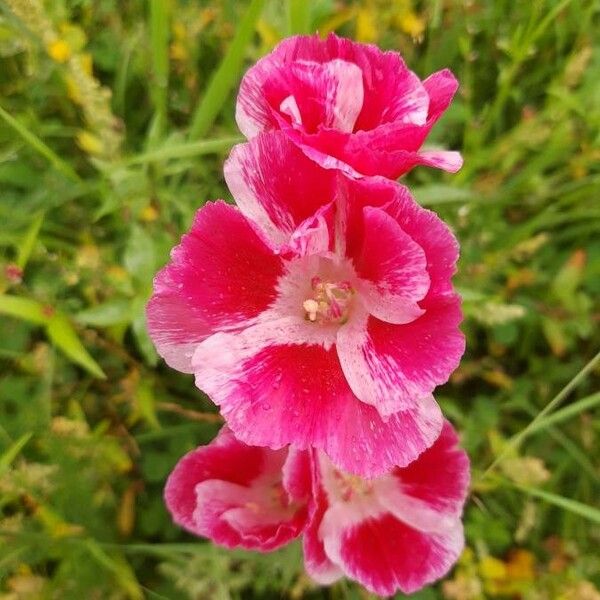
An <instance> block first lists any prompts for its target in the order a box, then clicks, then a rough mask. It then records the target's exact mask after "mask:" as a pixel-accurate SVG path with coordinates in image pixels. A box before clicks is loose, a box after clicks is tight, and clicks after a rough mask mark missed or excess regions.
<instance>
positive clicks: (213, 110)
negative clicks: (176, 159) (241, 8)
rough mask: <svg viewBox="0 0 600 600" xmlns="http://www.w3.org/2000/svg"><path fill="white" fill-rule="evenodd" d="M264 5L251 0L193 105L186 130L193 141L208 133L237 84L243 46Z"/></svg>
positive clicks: (250, 36)
mask: <svg viewBox="0 0 600 600" xmlns="http://www.w3.org/2000/svg"><path fill="white" fill-rule="evenodd" d="M264 5H265V0H252V1H251V2H250V6H248V10H247V11H246V14H245V15H244V18H243V19H242V21H241V23H240V25H239V27H238V28H237V31H236V32H235V36H234V38H233V40H232V42H231V45H230V46H229V49H228V50H227V53H226V54H225V56H224V57H223V60H222V61H221V64H220V65H219V68H218V69H217V70H216V71H215V73H214V75H213V76H212V79H211V80H210V83H209V84H208V87H207V89H206V91H205V92H204V96H203V98H202V100H201V101H200V103H199V105H198V107H197V108H196V112H195V114H194V118H193V119H192V125H191V127H190V132H189V137H190V138H191V139H193V140H196V139H198V138H202V137H204V136H205V135H206V134H207V132H208V130H209V129H210V127H211V125H212V124H213V123H214V120H215V118H216V117H217V115H218V114H219V111H220V110H221V108H222V107H223V103H224V102H225V100H226V99H227V96H228V94H229V92H230V91H231V89H232V88H233V86H234V85H235V84H236V82H237V80H238V77H239V73H240V70H241V68H242V63H243V61H244V54H245V52H246V47H247V46H248V44H249V43H250V40H251V39H252V35H253V34H254V30H255V29H256V22H257V21H258V18H259V17H260V14H261V13H262V10H263V8H264Z"/></svg>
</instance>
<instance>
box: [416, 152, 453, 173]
mask: <svg viewBox="0 0 600 600" xmlns="http://www.w3.org/2000/svg"><path fill="white" fill-rule="evenodd" d="M418 164H420V165H425V166H426V167H435V168H436V169H442V170H444V171H448V173H456V172H457V171H460V169H461V167H462V166H463V158H462V156H461V155H460V152H454V151H450V150H424V151H422V152H419V163H418Z"/></svg>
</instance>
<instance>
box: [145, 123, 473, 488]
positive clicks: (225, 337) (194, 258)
mask: <svg viewBox="0 0 600 600" xmlns="http://www.w3.org/2000/svg"><path fill="white" fill-rule="evenodd" d="M225 175H226V179H227V182H228V184H229V187H230V189H231V191H232V193H233V195H234V197H235V199H236V201H237V203H238V206H239V209H240V210H237V209H236V208H233V207H231V206H228V205H226V204H224V203H216V204H208V205H206V206H205V207H204V208H202V209H201V210H200V211H198V213H197V216H196V220H195V222H194V224H193V226H192V229H191V231H190V233H189V234H188V235H186V236H184V238H183V239H182V242H181V245H180V246H179V247H177V248H176V249H175V250H174V251H173V253H172V260H171V263H170V264H169V265H168V266H167V267H165V268H164V269H163V271H161V272H160V273H159V275H158V276H157V278H156V280H155V283H154V296H153V297H152V299H151V300H150V303H149V306H148V324H149V330H150V334H151V336H152V338H153V340H154V343H155V345H156V347H157V349H158V351H159V353H160V354H161V355H162V356H163V357H164V358H165V359H166V361H167V362H168V363H169V364H170V365H171V366H174V367H175V368H178V369H180V370H182V371H184V372H192V373H194V374H195V376H196V383H197V385H198V387H200V388H201V389H203V390H204V391H205V392H206V393H207V394H208V395H209V396H210V397H211V398H212V400H213V401H214V402H215V403H216V404H217V405H219V406H220V408H221V413H222V414H223V416H224V417H225V419H226V421H227V423H228V425H229V427H231V429H232V430H233V432H234V433H235V435H236V436H237V437H238V438H239V439H240V440H241V441H243V442H245V443H247V444H251V445H257V446H268V447H270V448H273V449H277V448H281V447H283V446H285V445H287V444H292V445H294V446H295V447H297V448H298V449H307V448H310V447H315V448H318V449H321V450H323V451H324V452H325V453H326V454H327V455H328V456H329V458H330V459H331V460H332V462H333V463H334V464H335V465H336V467H338V468H341V469H343V470H345V471H347V472H352V473H355V474H358V475H361V476H365V477H371V476H376V475H379V474H381V473H384V472H385V471H387V470H388V469H389V468H391V467H392V466H394V465H399V466H404V465H407V464H408V463H409V462H411V461H412V460H414V459H415V458H416V457H417V456H418V455H419V454H421V453H422V452H423V451H424V450H425V449H426V448H428V447H429V446H431V444H432V443H433V442H434V441H435V439H436V438H437V436H438V435H439V433H440V431H441V428H442V424H443V418H442V415H441V412H440V410H439V407H438V405H437V404H436V402H435V400H434V399H433V397H432V395H431V393H432V391H433V389H434V388H435V387H436V386H437V385H440V384H442V383H444V382H445V381H447V379H448V377H449V375H450V373H451V372H452V371H453V370H454V369H455V368H456V366H457V365H458V362H459V360H460V357H461V355H462V353H463V350H464V338H463V335H462V333H461V332H460V330H459V328H458V326H459V323H460V321H461V318H462V315H461V310H460V298H459V297H458V296H457V295H456V294H455V293H454V291H453V289H452V285H451V277H452V275H453V273H454V271H455V263H456V259H457V256H458V247H457V243H456V241H455V239H454V237H453V236H452V234H451V233H450V231H449V230H448V228H447V227H446V226H445V225H444V223H443V222H442V221H441V220H440V219H439V218H438V217H437V216H436V215H435V214H434V213H432V212H430V211H428V210H425V209H423V208H421V207H419V206H418V205H417V204H416V203H415V202H414V200H413V199H412V197H411V196H410V193H409V192H408V190H407V189H406V188H405V187H403V186H400V185H398V184H396V183H394V182H392V181H389V180H386V179H383V178H363V179H352V178H348V177H345V176H344V175H343V174H341V173H340V172H339V171H336V170H326V169H323V168H321V167H320V166H319V165H317V164H316V163H314V162H312V161H311V160H310V159H308V158H307V157H306V156H305V155H304V154H303V153H302V152H301V151H300V150H299V149H298V148H297V147H296V146H295V145H294V144H293V143H292V142H290V141H289V139H288V138H287V137H286V136H285V135H284V134H283V133H281V132H274V133H271V134H263V135H261V136H259V137H258V138H256V139H255V140H253V141H252V142H251V143H250V144H244V145H241V146H238V147H237V148H236V149H235V150H234V151H233V153H232V156H231V158H230V159H229V161H228V163H227V164H226V167H225Z"/></svg>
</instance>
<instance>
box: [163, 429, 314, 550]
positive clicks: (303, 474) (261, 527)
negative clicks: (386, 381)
mask: <svg viewBox="0 0 600 600" xmlns="http://www.w3.org/2000/svg"><path fill="white" fill-rule="evenodd" d="M310 491H311V475H310V460H309V455H308V453H307V452H297V451H294V450H289V452H288V450H277V451H274V450H269V449H266V448H257V447H253V446H246V445H245V444H242V443H241V442H239V441H238V440H236V439H235V437H234V436H233V434H232V433H231V432H230V431H229V430H228V429H227V427H224V428H223V429H222V430H221V431H220V432H219V435H218V436H217V437H216V438H215V439H214V440H213V441H212V442H211V443H210V444H209V445H208V446H201V447H199V448H197V449H196V450H193V451H192V452H190V453H189V454H186V455H185V456H184V457H183V458H182V459H181V460H180V461H179V463H177V466H176V467H175V469H174V471H173V472H172V473H171V475H170V477H169V479H168V481H167V485H166V488H165V501H166V504H167V507H168V509H169V511H170V512H171V514H172V516H173V519H174V521H175V522H176V523H178V524H179V525H181V526H182V527H184V528H185V529H187V530H188V531H190V532H191V533H194V534H196V535H200V536H204V537H207V538H210V539H211V540H213V542H215V543H217V544H220V545H221V546H226V547H227V548H236V547H241V548H247V549H252V550H260V551H263V552H266V551H269V550H274V549H275V548H279V547H280V546H283V545H284V544H287V543H288V542H290V541H291V540H292V539H294V538H296V537H297V536H298V535H300V533H301V532H302V530H303V529H304V527H305V525H306V520H307V501H308V499H309V494H310Z"/></svg>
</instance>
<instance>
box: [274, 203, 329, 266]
mask: <svg viewBox="0 0 600 600" xmlns="http://www.w3.org/2000/svg"><path fill="white" fill-rule="evenodd" d="M334 229H335V206H334V204H333V202H330V203H329V204H326V205H325V206H322V207H321V208H319V209H317V211H316V212H315V214H314V215H312V216H310V217H308V218H307V219H306V220H304V221H303V222H302V223H300V225H299V226H298V227H297V228H296V229H295V230H294V232H293V233H292V235H291V236H290V238H289V240H288V242H287V243H286V244H284V245H283V247H282V248H281V249H280V253H281V254H282V255H283V256H291V257H297V256H308V255H311V254H324V253H326V252H329V251H330V250H333V242H334V236H335V233H334Z"/></svg>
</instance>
